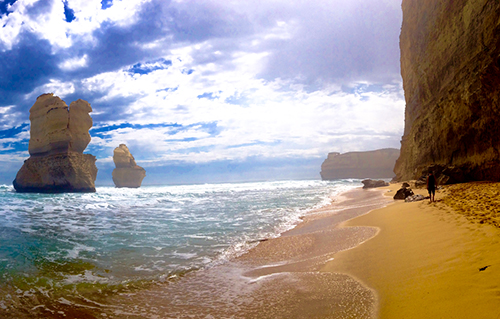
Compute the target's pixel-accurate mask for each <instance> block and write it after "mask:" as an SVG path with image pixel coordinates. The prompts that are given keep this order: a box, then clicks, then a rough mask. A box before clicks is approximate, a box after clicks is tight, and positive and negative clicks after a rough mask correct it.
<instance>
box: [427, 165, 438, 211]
mask: <svg viewBox="0 0 500 319" xmlns="http://www.w3.org/2000/svg"><path fill="white" fill-rule="evenodd" d="M427 191H428V192H429V202H431V203H432V202H435V201H436V200H435V196H436V177H434V174H433V173H432V172H429V176H427Z"/></svg>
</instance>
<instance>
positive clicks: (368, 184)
mask: <svg viewBox="0 0 500 319" xmlns="http://www.w3.org/2000/svg"><path fill="white" fill-rule="evenodd" d="M361 183H363V188H376V187H384V186H389V183H387V182H386V181H383V180H381V179H380V180H373V179H365V180H362V181H361Z"/></svg>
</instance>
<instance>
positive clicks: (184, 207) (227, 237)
mask: <svg viewBox="0 0 500 319" xmlns="http://www.w3.org/2000/svg"><path fill="white" fill-rule="evenodd" d="M360 185H361V184H360V180H339V181H317V180H312V181H278V182H254V183H228V184H204V185H183V186H143V187H141V188H138V189H127V188H114V187H97V191H96V192H95V193H66V194H37V193H24V194H23V193H16V192H15V190H14V189H13V188H12V186H9V185H3V186H0V317H9V316H20V315H27V316H31V315H32V314H33V313H39V312H37V311H36V310H37V309H38V308H39V307H41V308H44V310H45V311H46V313H48V314H52V315H53V316H54V317H57V316H58V313H57V312H56V310H54V309H57V307H56V306H55V305H57V304H71V303H73V302H78V303H82V302H83V303H85V302H87V303H92V304H93V307H95V304H98V303H97V301H96V298H97V299H99V300H100V301H99V302H102V300H104V299H105V297H106V296H109V295H112V294H114V293H120V292H124V291H131V290H134V289H135V290H138V289H145V288H147V287H148V286H149V285H151V284H152V283H162V282H165V281H167V282H168V281H169V280H182V279H179V278H182V276H183V275H185V274H186V273H189V272H192V271H197V270H202V269H204V268H207V267H213V266H215V265H218V264H221V263H224V262H226V261H228V260H231V259H232V258H235V257H237V256H239V255H241V254H243V253H245V252H246V251H248V249H251V248H252V247H253V246H255V245H256V244H257V243H258V242H259V241H260V240H263V239H266V238H273V237H277V236H279V234H280V233H282V232H284V231H286V230H288V229H291V228H293V227H294V226H295V225H297V224H298V223H299V222H300V218H301V216H303V215H305V214H307V213H308V212H309V211H311V210H313V209H316V208H319V207H321V206H324V205H327V204H328V203H330V201H331V199H332V197H334V196H336V195H338V194H340V193H342V192H345V191H347V190H349V189H352V188H355V187H359V186H360ZM59 315H61V316H66V315H68V314H65V313H64V312H61V313H59Z"/></svg>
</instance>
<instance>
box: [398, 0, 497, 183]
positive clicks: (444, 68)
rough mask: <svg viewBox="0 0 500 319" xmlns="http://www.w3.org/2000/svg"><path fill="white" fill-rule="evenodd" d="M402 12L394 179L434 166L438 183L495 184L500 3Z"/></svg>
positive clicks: (425, 6)
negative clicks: (400, 129) (400, 109)
mask: <svg viewBox="0 0 500 319" xmlns="http://www.w3.org/2000/svg"><path fill="white" fill-rule="evenodd" d="M402 9H403V24H402V28H401V36H400V47H401V75H402V78H403V88H404V92H405V99H406V109H405V129H404V135H403V137H402V141H401V156H400V157H399V159H398V160H397V162H396V166H395V168H394V171H395V173H396V179H397V180H399V181H403V180H412V179H418V178H420V176H421V174H422V172H427V171H428V169H429V167H430V166H433V165H438V166H439V167H441V174H442V175H444V176H443V177H442V179H441V181H440V183H446V184H450V183H457V182H465V181H470V180H491V181H500V156H499V150H500V138H498V137H499V136H500V126H499V125H498V122H499V121H500V109H499V105H500V86H499V85H498V83H499V82H500V59H499V57H500V19H499V18H498V16H499V12H500V1H487V0H460V1H453V0H441V1H435V0H403V2H402ZM438 175H440V174H438ZM438 175H436V176H438ZM438 178H439V177H438Z"/></svg>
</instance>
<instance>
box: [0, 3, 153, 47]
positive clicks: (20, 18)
mask: <svg viewBox="0 0 500 319" xmlns="http://www.w3.org/2000/svg"><path fill="white" fill-rule="evenodd" d="M150 1H151V0H120V1H114V2H113V5H112V6H111V7H110V8H108V9H106V10H102V9H101V0H68V1H67V4H68V7H69V8H70V9H72V10H73V12H74V16H75V20H73V21H72V22H66V19H65V15H64V3H63V1H52V2H51V3H50V4H49V5H48V6H49V7H48V8H47V10H44V11H42V12H40V13H38V14H36V15H33V14H31V15H30V13H29V12H30V10H33V8H34V7H36V6H40V5H41V4H40V3H38V0H19V1H17V2H15V3H14V4H13V5H12V6H11V11H12V13H10V14H8V15H3V16H2V17H1V19H0V23H1V24H2V25H4V26H5V27H3V28H1V29H0V41H1V42H2V43H3V44H4V46H5V49H7V50H10V49H11V48H12V46H13V45H15V44H16V43H17V42H18V41H19V37H18V36H19V34H20V33H21V31H22V30H26V31H29V32H33V33H35V34H37V35H38V36H39V37H40V38H41V39H46V40H48V41H49V42H50V44H51V45H52V46H53V49H54V50H55V51H57V50H59V49H67V48H69V47H71V46H72V45H73V38H74V37H79V39H80V40H85V41H86V42H89V43H91V42H92V41H93V38H92V32H93V31H95V30H97V29H98V28H100V27H101V24H102V23H104V22H109V23H115V24H116V25H118V26H125V25H131V24H133V23H134V22H135V21H136V20H137V16H136V15H137V12H138V11H139V10H140V8H141V6H142V5H143V4H144V3H147V2H150Z"/></svg>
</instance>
